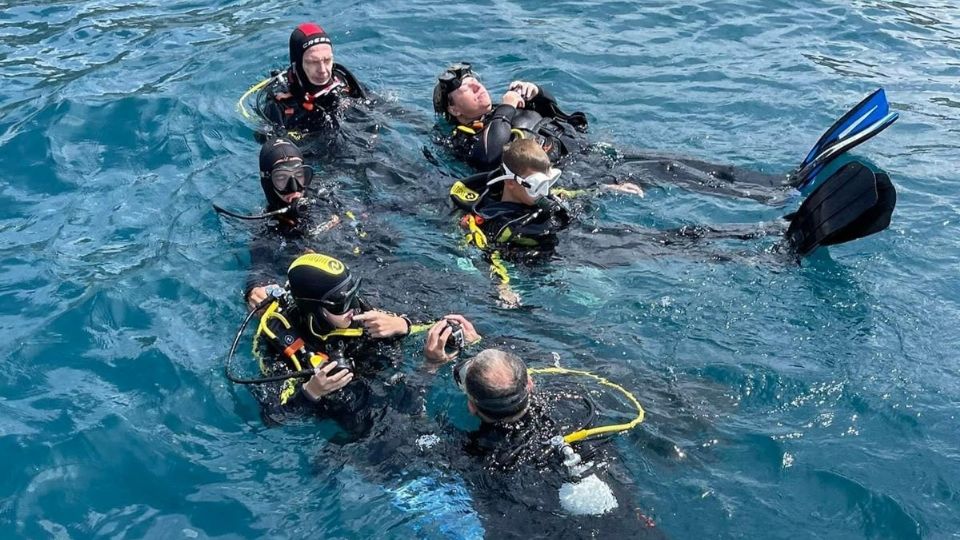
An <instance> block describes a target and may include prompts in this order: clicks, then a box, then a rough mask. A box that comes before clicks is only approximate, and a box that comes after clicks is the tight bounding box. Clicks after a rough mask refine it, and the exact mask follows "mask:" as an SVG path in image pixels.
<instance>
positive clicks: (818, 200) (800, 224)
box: [785, 161, 897, 256]
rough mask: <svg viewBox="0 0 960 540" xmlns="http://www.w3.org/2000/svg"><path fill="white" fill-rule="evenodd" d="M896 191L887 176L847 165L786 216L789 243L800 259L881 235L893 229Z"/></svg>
mask: <svg viewBox="0 0 960 540" xmlns="http://www.w3.org/2000/svg"><path fill="white" fill-rule="evenodd" d="M896 204H897V191H896V189H895V188H894V187H893V182H891V181H890V177H889V176H888V175H887V174H886V173H882V172H881V173H876V174H875V173H874V172H873V171H872V170H870V168H869V167H867V166H866V165H864V164H863V163H860V162H858V161H854V162H851V163H848V164H847V165H844V166H843V167H842V168H841V169H840V170H838V171H837V172H835V173H834V174H833V175H831V176H830V177H829V178H827V180H826V181H824V182H823V184H821V185H820V186H819V187H818V188H817V189H815V190H814V191H813V193H811V194H810V195H809V196H808V197H807V198H806V200H804V201H803V204H801V205H800V208H799V209H798V210H797V211H796V212H794V213H793V214H791V215H789V216H786V218H787V219H789V220H790V226H789V227H788V228H787V232H786V234H785V236H786V239H787V242H788V243H789V244H790V246H791V247H792V248H793V250H794V251H796V253H797V254H799V255H801V256H802V255H807V254H809V253H811V252H813V251H814V250H815V249H817V248H818V247H820V246H829V245H833V244H841V243H843V242H849V241H851V240H856V239H857V238H863V237H864V236H868V235H871V234H874V233H877V232H880V231H882V230H884V229H886V228H887V226H889V225H890V218H891V216H892V215H893V209H894V207H895V206H896Z"/></svg>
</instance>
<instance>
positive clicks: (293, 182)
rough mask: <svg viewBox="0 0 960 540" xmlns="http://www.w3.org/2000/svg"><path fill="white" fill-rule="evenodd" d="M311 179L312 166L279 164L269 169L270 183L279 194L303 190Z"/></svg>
mask: <svg viewBox="0 0 960 540" xmlns="http://www.w3.org/2000/svg"><path fill="white" fill-rule="evenodd" d="M312 180H313V167H311V166H309V165H296V166H294V167H285V166H283V165H280V166H278V167H276V168H274V169H273V170H271V171H270V183H272V184H273V189H274V190H275V191H276V192H277V193H279V194H280V195H289V194H291V193H295V192H297V191H301V192H302V191H304V190H306V189H307V186H309V185H310V182H311V181H312Z"/></svg>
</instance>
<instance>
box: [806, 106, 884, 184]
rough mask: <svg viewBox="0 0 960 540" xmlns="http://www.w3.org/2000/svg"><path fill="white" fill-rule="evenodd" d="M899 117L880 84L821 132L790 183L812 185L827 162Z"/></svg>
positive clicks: (878, 131)
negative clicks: (891, 109)
mask: <svg viewBox="0 0 960 540" xmlns="http://www.w3.org/2000/svg"><path fill="white" fill-rule="evenodd" d="M897 118H899V114H897V113H895V112H891V111H890V104H889V103H888V102H887V94H886V92H884V91H883V88H878V89H877V90H876V91H874V92H873V93H872V94H870V95H869V96H867V97H866V98H864V100H863V101H861V102H860V103H857V104H856V106H854V107H853V108H852V109H850V110H849V111H847V113H846V114H844V115H843V116H841V117H840V119H839V120H837V121H836V122H834V123H833V125H832V126H830V128H829V129H827V131H825V132H824V133H823V135H821V136H820V140H818V141H817V143H816V144H814V145H813V148H811V149H810V151H809V152H808V153H807V157H806V158H804V160H803V161H802V162H801V163H800V166H799V167H797V170H796V171H795V172H794V173H793V174H792V175H791V176H790V184H791V185H792V186H794V187H796V188H797V189H801V190H802V189H804V188H806V187H808V186H809V185H810V184H811V183H812V182H813V181H814V179H815V178H816V176H817V174H818V173H819V172H820V171H822V170H823V168H824V167H826V166H827V164H829V163H830V162H831V161H833V160H834V159H836V158H837V157H838V156H840V155H842V154H843V153H844V152H846V151H847V150H850V149H851V148H853V147H855V146H857V145H859V144H861V143H863V142H865V141H867V140H868V139H870V138H871V137H873V136H874V135H876V134H877V133H880V132H881V131H883V130H884V129H886V128H887V127H889V126H890V124H892V123H894V122H896V121H897Z"/></svg>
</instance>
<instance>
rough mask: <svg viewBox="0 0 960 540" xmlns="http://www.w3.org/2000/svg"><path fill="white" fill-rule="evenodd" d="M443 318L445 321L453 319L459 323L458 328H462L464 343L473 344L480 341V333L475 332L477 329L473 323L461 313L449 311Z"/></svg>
mask: <svg viewBox="0 0 960 540" xmlns="http://www.w3.org/2000/svg"><path fill="white" fill-rule="evenodd" d="M443 319H444V320H446V321H453V322H455V323H458V324H459V325H460V328H462V329H463V344H464V345H473V344H474V343H476V342H478V341H480V334H478V333H477V329H476V328H474V327H473V323H472V322H470V321H468V320H467V318H466V317H464V316H463V315H457V314H456V313H451V314H450V315H445V316H444V317H443Z"/></svg>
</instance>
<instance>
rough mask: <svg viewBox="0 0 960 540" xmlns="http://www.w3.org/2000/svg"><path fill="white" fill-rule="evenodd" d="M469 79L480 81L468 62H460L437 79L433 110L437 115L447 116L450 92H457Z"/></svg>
mask: <svg viewBox="0 0 960 540" xmlns="http://www.w3.org/2000/svg"><path fill="white" fill-rule="evenodd" d="M467 77H473V78H474V79H477V80H480V77H479V76H478V75H477V74H476V73H475V72H474V71H473V68H472V67H471V65H470V64H469V63H467V62H458V63H456V64H453V65H451V66H450V67H448V68H447V69H446V70H444V72H443V73H441V74H440V76H438V77H437V85H436V86H435V87H434V89H433V110H434V112H436V113H437V114H443V115H446V114H447V107H448V106H449V105H450V92H455V91H456V90H457V89H459V88H460V86H461V85H462V84H463V80H464V79H466V78H467Z"/></svg>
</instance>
